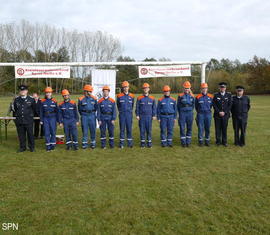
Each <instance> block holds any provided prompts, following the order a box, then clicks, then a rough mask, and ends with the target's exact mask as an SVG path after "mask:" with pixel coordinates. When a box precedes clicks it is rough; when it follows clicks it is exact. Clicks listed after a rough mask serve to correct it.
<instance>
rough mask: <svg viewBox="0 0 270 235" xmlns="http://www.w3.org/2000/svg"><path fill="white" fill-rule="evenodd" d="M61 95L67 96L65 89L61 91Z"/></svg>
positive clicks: (67, 92)
mask: <svg viewBox="0 0 270 235" xmlns="http://www.w3.org/2000/svg"><path fill="white" fill-rule="evenodd" d="M61 94H62V95H63V96H64V95H69V91H68V90H67V89H64V90H62V92H61Z"/></svg>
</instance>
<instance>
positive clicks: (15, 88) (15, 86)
mask: <svg viewBox="0 0 270 235" xmlns="http://www.w3.org/2000/svg"><path fill="white" fill-rule="evenodd" d="M16 90H17V79H16V78H15V82H14V96H16Z"/></svg>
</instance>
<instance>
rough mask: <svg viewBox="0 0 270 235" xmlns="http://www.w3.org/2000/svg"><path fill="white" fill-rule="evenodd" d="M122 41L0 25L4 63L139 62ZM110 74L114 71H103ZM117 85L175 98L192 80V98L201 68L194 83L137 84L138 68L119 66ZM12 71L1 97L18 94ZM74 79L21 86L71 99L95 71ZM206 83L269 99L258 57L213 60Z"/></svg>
mask: <svg viewBox="0 0 270 235" xmlns="http://www.w3.org/2000/svg"><path fill="white" fill-rule="evenodd" d="M122 52H123V46H122V44H121V42H120V40H119V39H118V38H116V37H114V36H113V35H111V34H109V33H107V32H101V31H96V32H90V31H84V32H78V31H77V30H67V29H65V28H61V29H59V28H55V27H53V26H50V25H47V24H32V23H30V22H28V21H25V20H22V21H21V22H19V23H7V24H0V62H70V61H73V62H79V61H83V62H85V61H89V62H90V61H100V62H102V61H136V60H135V59H134V58H131V57H129V56H122ZM144 61H170V59H169V58H160V59H155V58H145V59H144ZM99 68H104V69H106V68H111V67H106V66H103V67H99ZM113 68H115V69H117V70H118V72H117V85H118V87H120V84H121V82H122V81H124V80H128V81H130V84H131V90H132V91H133V92H135V93H139V92H141V85H142V84H143V83H144V82H148V83H150V85H151V90H152V92H153V93H160V92H161V90H162V87H163V85H165V84H168V85H170V86H171V88H172V90H173V91H174V92H180V91H181V84H182V83H183V82H184V81H185V80H189V81H190V82H191V84H192V87H193V91H194V93H197V92H199V88H200V76H201V69H200V66H195V65H193V66H192V76H191V77H180V78H179V77H177V78H148V79H138V67H137V66H116V67H113ZM14 76H15V75H14V68H13V67H0V93H1V94H7V93H13V92H14ZM71 77H72V79H31V80H30V79H27V80H20V81H19V82H20V83H25V84H29V85H30V84H31V86H30V90H31V89H32V90H33V91H34V90H35V91H38V92H40V91H42V90H43V88H44V87H45V86H48V85H50V86H52V87H53V88H54V90H55V91H56V92H59V91H61V89H62V88H63V87H65V88H68V89H70V90H71V91H72V92H73V93H76V92H81V88H82V86H83V85H84V84H85V83H91V68H89V67H72V71H71ZM206 79H207V82H208V84H209V88H210V91H211V92H213V91H216V89H217V84H218V83H219V82H221V81H225V82H227V83H228V88H229V89H230V90H233V89H234V87H235V86H236V85H239V84H240V85H244V86H245V87H246V91H247V92H248V93H250V94H269V93H270V62H269V60H267V59H266V58H259V57H257V56H254V57H253V58H252V59H251V60H250V61H249V62H246V63H241V62H240V61H239V60H229V59H221V60H218V59H214V58H212V59H211V60H210V61H209V62H208V64H207V68H206Z"/></svg>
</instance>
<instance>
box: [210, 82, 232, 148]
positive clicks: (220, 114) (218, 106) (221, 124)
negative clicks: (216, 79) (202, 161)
mask: <svg viewBox="0 0 270 235" xmlns="http://www.w3.org/2000/svg"><path fill="white" fill-rule="evenodd" d="M226 87H227V83H225V82H221V83H219V92H217V93H215V94H214V99H213V107H214V119H215V131H216V145H217V146H219V145H220V144H223V145H224V146H225V147H227V146H228V145H227V127H228V120H229V118H230V110H231V106H232V95H231V93H229V92H226Z"/></svg>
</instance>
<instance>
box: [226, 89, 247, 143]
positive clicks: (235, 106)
mask: <svg viewBox="0 0 270 235" xmlns="http://www.w3.org/2000/svg"><path fill="white" fill-rule="evenodd" d="M244 89H245V88H244V87H243V86H237V87H236V95H234V96H233V98H232V107H231V113H232V120H233V129H234V144H235V145H236V146H240V147H243V146H245V145H246V140H245V137H246V128H247V120H248V112H249V110H250V99H249V97H248V96H246V95H244Z"/></svg>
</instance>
